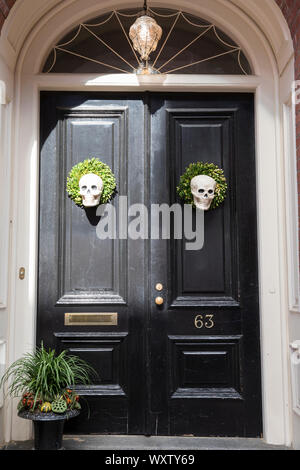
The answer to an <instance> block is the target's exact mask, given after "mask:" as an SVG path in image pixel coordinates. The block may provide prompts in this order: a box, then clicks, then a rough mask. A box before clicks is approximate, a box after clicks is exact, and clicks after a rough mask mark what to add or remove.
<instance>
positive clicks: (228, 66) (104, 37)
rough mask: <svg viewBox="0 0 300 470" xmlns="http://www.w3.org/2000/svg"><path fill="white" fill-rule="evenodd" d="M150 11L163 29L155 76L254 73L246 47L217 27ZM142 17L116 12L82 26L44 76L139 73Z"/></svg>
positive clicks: (153, 66) (57, 49) (68, 38)
mask: <svg viewBox="0 0 300 470" xmlns="http://www.w3.org/2000/svg"><path fill="white" fill-rule="evenodd" d="M149 12H150V14H151V15H152V16H153V17H155V19H156V21H157V22H158V24H160V26H161V27H162V28H163V35H162V38H161V41H160V43H159V45H158V48H157V51H155V53H153V54H152V55H153V57H151V69H152V70H153V71H154V73H156V74H172V73H204V74H207V73H211V74H234V75H237V74H242V75H250V74H251V73H252V72H251V66H250V64H249V62H248V60H247V58H246V56H245V54H244V52H243V51H242V48H241V47H240V46H239V45H237V44H236V43H234V42H233V41H232V40H231V39H230V38H229V37H228V36H227V35H225V34H224V33H223V32H222V31H221V30H220V29H219V28H217V27H216V26H215V25H214V24H210V23H207V22H205V21H204V20H202V19H200V18H197V17H195V16H193V15H191V14H189V13H185V12H183V11H181V10H178V11H174V10H167V9H159V10H153V9H151V8H149ZM139 14H140V9H139V10H137V11H135V12H133V10H125V11H124V10H123V11H116V10H113V11H111V12H109V13H108V14H106V15H105V16H102V17H100V18H96V19H95V20H94V21H92V20H91V21H90V22H86V23H80V24H79V25H78V26H77V27H76V28H75V29H73V30H72V31H71V32H70V33H68V34H67V35H66V36H65V37H64V38H63V39H62V42H60V43H59V44H56V45H55V46H54V47H53V49H52V51H51V53H50V55H49V56H48V58H47V60H46V62H45V65H44V67H43V73H126V74H132V73H137V71H138V69H139V68H140V67H141V60H140V59H139V57H138V55H137V53H136V51H135V50H134V48H133V45H132V42H131V40H130V38H129V34H128V33H129V28H130V26H131V25H132V23H133V21H134V18H136V17H137V16H138V15H139Z"/></svg>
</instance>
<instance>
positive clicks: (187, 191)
mask: <svg viewBox="0 0 300 470" xmlns="http://www.w3.org/2000/svg"><path fill="white" fill-rule="evenodd" d="M197 175H207V176H210V177H211V178H213V179H214V180H215V181H216V182H217V186H216V191H215V197H214V199H213V201H212V203H211V206H210V209H216V208H217V207H219V205H220V204H222V202H223V201H224V199H225V197H226V192H227V183H226V178H225V176H224V172H223V170H221V169H220V168H218V167H217V166H216V165H214V164H213V163H204V162H196V163H191V164H190V165H189V166H188V167H187V168H186V171H185V172H184V174H183V175H182V176H181V177H180V181H179V186H178V187H177V193H178V195H179V196H180V198H181V199H182V200H183V202H184V203H185V204H192V205H193V207H195V204H194V199H193V195H192V192H191V180H192V178H194V176H197Z"/></svg>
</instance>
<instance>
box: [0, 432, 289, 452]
mask: <svg viewBox="0 0 300 470" xmlns="http://www.w3.org/2000/svg"><path fill="white" fill-rule="evenodd" d="M32 448H33V441H24V442H15V441H12V442H10V443H9V444H6V445H5V446H3V447H2V448H0V449H1V450H32ZM63 448H64V449H65V450H114V451H116V450H176V451H178V450H191V451H193V450H292V449H291V448H289V447H285V446H277V445H271V444H267V443H266V442H265V441H264V440H263V439H255V438H221V437H215V438H209V437H167V436H150V437H146V436H116V435H75V436H73V435H65V436H64V438H63Z"/></svg>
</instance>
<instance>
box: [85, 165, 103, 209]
mask: <svg viewBox="0 0 300 470" xmlns="http://www.w3.org/2000/svg"><path fill="white" fill-rule="evenodd" d="M79 188H80V195H81V196H82V204H83V205H84V206H85V207H94V206H98V205H99V204H100V198H101V194H102V191H103V181H102V179H101V178H100V176H98V175H95V174H94V173H89V174H87V175H83V176H82V177H81V178H80V181H79Z"/></svg>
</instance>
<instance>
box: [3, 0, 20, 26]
mask: <svg viewBox="0 0 300 470" xmlns="http://www.w3.org/2000/svg"><path fill="white" fill-rule="evenodd" d="M15 3H16V0H0V31H1V29H2V26H3V23H4V21H5V19H6V18H7V16H8V14H9V12H10V10H11V9H12V7H13V6H14V4H15Z"/></svg>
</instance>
